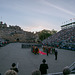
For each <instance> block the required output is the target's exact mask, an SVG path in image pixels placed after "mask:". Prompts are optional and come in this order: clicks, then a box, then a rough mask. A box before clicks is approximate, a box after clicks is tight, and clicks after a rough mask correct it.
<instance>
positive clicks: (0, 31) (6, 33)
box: [0, 21, 37, 42]
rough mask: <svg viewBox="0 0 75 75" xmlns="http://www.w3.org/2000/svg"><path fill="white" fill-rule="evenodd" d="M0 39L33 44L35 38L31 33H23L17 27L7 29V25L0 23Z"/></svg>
mask: <svg viewBox="0 0 75 75" xmlns="http://www.w3.org/2000/svg"><path fill="white" fill-rule="evenodd" d="M0 38H3V39H5V40H8V41H9V42H35V40H36V38H37V37H36V35H35V34H34V33H33V32H28V31H24V30H23V29H21V27H19V26H17V25H16V26H11V25H9V27H7V24H6V23H3V22H2V21H1V22H0Z"/></svg>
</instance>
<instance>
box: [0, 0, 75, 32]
mask: <svg viewBox="0 0 75 75" xmlns="http://www.w3.org/2000/svg"><path fill="white" fill-rule="evenodd" d="M0 21H3V22H4V23H7V25H8V26H9V25H14V26H15V25H17V26H20V27H21V28H22V29H23V30H24V31H31V32H38V31H41V30H43V29H47V30H52V29H54V30H57V31H60V30H61V26H62V25H64V24H67V23H70V22H72V21H75V0H0Z"/></svg>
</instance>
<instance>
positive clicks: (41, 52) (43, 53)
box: [39, 50, 47, 55]
mask: <svg viewBox="0 0 75 75" xmlns="http://www.w3.org/2000/svg"><path fill="white" fill-rule="evenodd" d="M39 53H40V54H42V55H47V53H45V52H43V51H40V50H39Z"/></svg>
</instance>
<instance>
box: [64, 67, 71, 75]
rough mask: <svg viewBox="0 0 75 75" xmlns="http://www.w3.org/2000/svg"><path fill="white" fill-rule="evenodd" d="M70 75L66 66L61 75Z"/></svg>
mask: <svg viewBox="0 0 75 75" xmlns="http://www.w3.org/2000/svg"><path fill="white" fill-rule="evenodd" d="M70 73H71V71H70V69H69V67H68V66H66V67H65V68H64V69H63V75H68V74H70Z"/></svg>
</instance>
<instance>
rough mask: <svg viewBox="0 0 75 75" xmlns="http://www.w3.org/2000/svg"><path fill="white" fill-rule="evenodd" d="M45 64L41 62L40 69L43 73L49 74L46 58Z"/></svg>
mask: <svg viewBox="0 0 75 75" xmlns="http://www.w3.org/2000/svg"><path fill="white" fill-rule="evenodd" d="M42 62H43V64H40V71H41V75H42V74H47V69H48V64H45V62H46V60H45V59H43V61H42Z"/></svg>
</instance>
